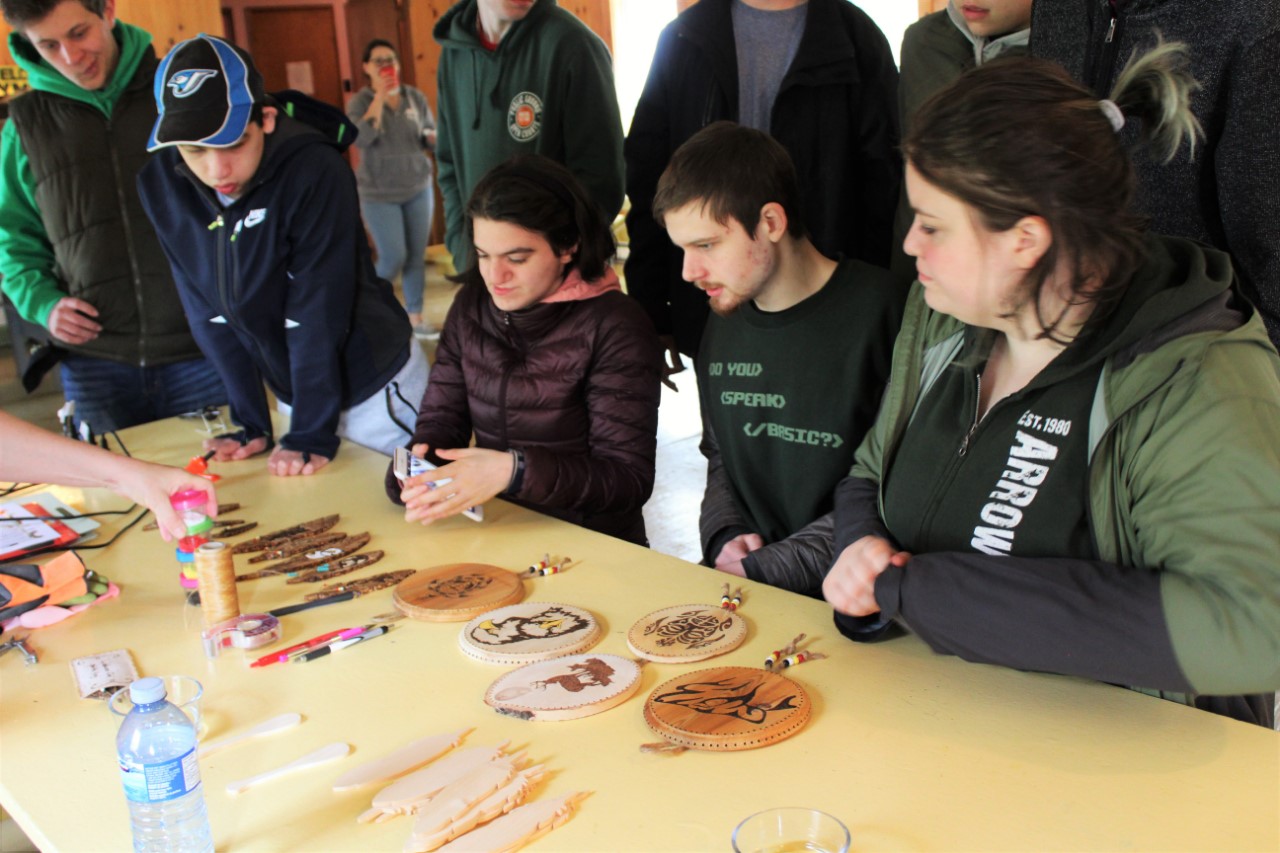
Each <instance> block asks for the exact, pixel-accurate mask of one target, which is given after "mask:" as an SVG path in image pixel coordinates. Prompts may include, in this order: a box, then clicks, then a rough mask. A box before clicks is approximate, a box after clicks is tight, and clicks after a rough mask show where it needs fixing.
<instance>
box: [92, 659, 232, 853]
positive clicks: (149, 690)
mask: <svg viewBox="0 0 1280 853" xmlns="http://www.w3.org/2000/svg"><path fill="white" fill-rule="evenodd" d="M129 698H130V699H132V700H133V710H132V711H130V712H129V715H128V716H127V717H125V719H124V725H122V726H121V727H120V733H119V734H118V735H116V754H117V756H118V757H119V759H120V775H121V777H122V778H123V780H124V793H125V797H126V798H127V799H128V801H129V819H130V823H131V825H132V828H133V849H134V850H135V851H139V853H143V851H156V853H164V851H184V853H185V851H202V853H203V851H209V853H212V851H213V832H212V831H211V830H210V829H209V814H208V812H207V811H205V805H204V789H203V788H201V787H200V766H199V765H198V764H197V763H196V730H195V726H193V725H192V724H191V721H190V720H189V719H187V715H186V714H184V713H182V711H181V710H179V709H178V707H177V706H176V705H174V704H173V703H172V702H167V701H165V686H164V680H163V679H160V678H140V679H138V680H137V681H135V682H133V684H130V685H129Z"/></svg>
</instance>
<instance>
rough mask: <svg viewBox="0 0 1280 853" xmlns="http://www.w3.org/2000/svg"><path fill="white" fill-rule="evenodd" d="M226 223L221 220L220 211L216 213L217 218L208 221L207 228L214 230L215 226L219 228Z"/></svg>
mask: <svg viewBox="0 0 1280 853" xmlns="http://www.w3.org/2000/svg"><path fill="white" fill-rule="evenodd" d="M226 224H227V223H225V222H223V221H222V214H221V213H219V214H218V218H217V219H215V220H213V221H212V222H210V223H209V230H210V231H212V230H214V229H215V228H221V227H222V226H224V225H226Z"/></svg>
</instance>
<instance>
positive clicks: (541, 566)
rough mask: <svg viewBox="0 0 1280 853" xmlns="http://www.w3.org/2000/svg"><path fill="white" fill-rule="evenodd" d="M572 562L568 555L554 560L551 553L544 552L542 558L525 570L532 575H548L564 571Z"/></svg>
mask: <svg viewBox="0 0 1280 853" xmlns="http://www.w3.org/2000/svg"><path fill="white" fill-rule="evenodd" d="M572 562H573V561H572V560H570V559H569V558H568V557H556V558H555V559H554V560H553V559H552V557H551V555H550V554H543V555H542V559H541V560H539V561H538V562H536V563H534V564H533V565H531V566H529V568H527V569H525V572H526V573H527V574H530V575H537V576H539V577H546V576H547V575H554V574H557V573H559V572H562V571H564V570H565V569H567V568H569V566H570V565H571V564H572Z"/></svg>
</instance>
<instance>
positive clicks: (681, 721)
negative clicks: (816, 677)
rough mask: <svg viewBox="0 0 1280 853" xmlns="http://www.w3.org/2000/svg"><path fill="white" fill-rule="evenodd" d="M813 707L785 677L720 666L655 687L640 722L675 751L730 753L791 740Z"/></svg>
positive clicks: (760, 671)
mask: <svg viewBox="0 0 1280 853" xmlns="http://www.w3.org/2000/svg"><path fill="white" fill-rule="evenodd" d="M811 707H812V706H811V703H810V702H809V695H808V694H807V693H805V690H804V688H803V687H801V686H800V685H799V684H797V683H796V682H794V681H792V680H791V679H790V678H787V677H786V676H784V675H779V674H778V673H776V672H770V671H769V670H767V669H756V668H753V667H748V666H720V667H713V668H711V669H700V670H698V671H696V672H687V673H685V674H683V675H679V676H676V677H675V678H673V679H671V680H670V681H666V682H663V683H662V684H659V685H658V686H657V687H656V688H655V689H654V691H653V692H652V693H650V694H649V698H648V699H647V700H645V704H644V721H645V722H646V723H647V724H648V725H649V728H651V729H653V730H654V731H655V732H657V733H658V735H660V736H661V737H663V738H664V739H666V740H668V741H670V742H671V743H674V744H677V745H679V746H683V747H688V748H689V749H704V750H710V751H713V752H732V751H735V750H742V749H755V748H757V747H761V746H769V745H770V744H774V743H777V742H778V741H780V740H785V739H787V738H789V737H791V736H792V735H793V734H795V733H796V732H798V731H800V729H802V728H804V725H805V723H807V722H809V712H810V710H811Z"/></svg>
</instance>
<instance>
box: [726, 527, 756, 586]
mask: <svg viewBox="0 0 1280 853" xmlns="http://www.w3.org/2000/svg"><path fill="white" fill-rule="evenodd" d="M763 547H764V539H762V538H761V537H760V534H759V533H743V534H740V535H738V536H735V537H733V538H732V539H730V540H729V541H728V542H726V543H724V546H723V547H721V549H720V553H719V554H718V555H716V563H715V569H716V571H717V572H724V573H725V574H728V575H733V576H734V577H739V578H745V577H746V576H747V569H746V567H745V566H743V565H742V560H743V558H744V557H746V556H747V555H748V554H750V553H751V552H752V551H755V550H758V549H760V548H763Z"/></svg>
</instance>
